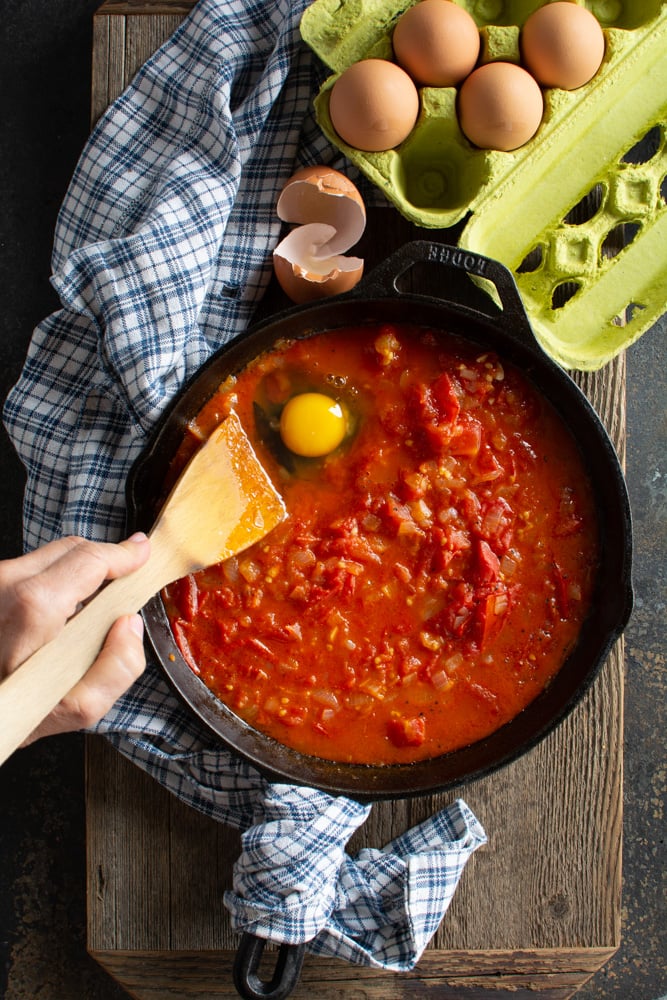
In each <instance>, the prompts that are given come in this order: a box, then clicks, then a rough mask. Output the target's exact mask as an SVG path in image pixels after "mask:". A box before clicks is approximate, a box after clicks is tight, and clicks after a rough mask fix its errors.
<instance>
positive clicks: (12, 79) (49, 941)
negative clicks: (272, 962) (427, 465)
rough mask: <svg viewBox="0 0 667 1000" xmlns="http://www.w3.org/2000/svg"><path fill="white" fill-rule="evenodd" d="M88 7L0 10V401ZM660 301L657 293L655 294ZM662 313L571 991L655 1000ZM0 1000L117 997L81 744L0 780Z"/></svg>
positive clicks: (666, 499)
mask: <svg viewBox="0 0 667 1000" xmlns="http://www.w3.org/2000/svg"><path fill="white" fill-rule="evenodd" d="M97 6H98V0H42V2H39V0H3V2H2V5H1V7H2V10H1V15H2V16H1V17H0V109H1V115H2V118H1V121H0V143H1V144H2V145H1V151H2V152H1V155H0V292H1V295H2V309H1V310H0V331H1V332H0V345H1V348H0V349H1V350H2V364H1V365H0V399H2V400H4V398H5V396H6V395H7V392H8V390H9V388H10V387H11V385H12V384H13V383H14V381H15V380H16V378H17V377H18V375H19V372H20V369H21V366H22V364H23V360H24V357H25V352H26V348H27V345H28V340H29V337H30V334H31V331H32V329H33V328H34V326H35V325H36V324H37V323H38V322H39V321H40V320H41V319H43V318H44V317H45V316H46V315H48V314H49V313H50V312H52V311H53V310H54V309H55V308H57V300H56V297H55V294H54V293H53V291H52V289H51V288H50V285H49V273H50V269H49V260H50V252H51V241H52V236H53V229H54V225H55V220H56V214H57V211H58V208H59V206H60V203H61V201H62V198H63V196H64V193H65V190H66V188H67V185H68V183H69V179H70V177H71V174H72V171H73V169H74V166H75V164H76V161H77V158H78V156H79V153H80V151H81V149H82V147H83V144H84V142H85V139H86V136H87V134H88V122H89V90H90V52H91V25H92V16H93V13H94V11H95V9H96V7H97ZM666 296H667V291H666ZM666 329H667V322H666V317H663V319H662V321H661V322H660V323H658V324H657V325H656V327H654V328H653V329H652V330H651V331H649V333H647V334H646V335H645V336H644V337H643V338H642V340H641V341H640V342H639V343H638V344H636V345H634V346H633V347H632V348H631V349H630V351H629V355H628V456H627V478H628V483H629V489H630V494H631V502H632V507H633V513H634V520H635V547H636V562H635V587H636V610H635V612H634V616H633V619H632V622H631V624H630V626H629V628H628V630H627V633H626V641H627V646H626V648H627V685H626V705H625V740H626V755H625V848H624V861H623V863H624V897H623V943H622V945H621V948H620V950H619V952H618V954H617V955H616V956H615V957H614V959H612V961H611V962H609V963H608V964H607V966H606V967H605V968H604V969H602V970H601V971H600V972H599V973H598V974H597V975H596V976H595V977H594V978H593V979H592V980H591V981H590V982H589V983H588V984H587V985H586V986H585V987H584V988H583V990H582V991H581V992H580V993H579V994H578V997H581V998H582V1000H593V998H596V1000H612V998H614V1000H656V998H658V997H659V996H661V995H663V994H667V962H666V945H665V939H666V936H665V927H666V926H667V914H666V912H665V882H664V861H665V849H664V835H665V826H664V824H665V810H664V805H665V799H664V792H665V754H664V734H665V728H666V721H667V720H666V717H665V715H666V713H665V644H664V636H665V619H666V616H665V605H666V585H665V563H666V560H665V555H666V551H667V546H666V544H665V542H666V534H667V529H666V523H667V519H666V517H665V515H666V512H667V406H666V403H667V396H666V393H665V362H666V356H665V331H666ZM0 462H1V464H0V469H1V470H2V471H1V475H2V489H1V491H0V557H9V556H13V555H17V554H18V553H19V552H20V547H21V542H20V537H21V493H22V485H23V475H22V470H21V467H20V464H19V462H18V460H17V459H16V456H15V455H14V452H13V449H12V447H11V445H10V443H9V442H8V440H7V437H6V435H5V433H4V431H2V434H1V437H0ZM0 954H1V961H0V995H1V996H3V997H5V998H6V1000H36V998H39V1000H82V998H85V1000H122V998H124V997H126V994H125V993H124V992H123V991H122V990H121V989H119V987H118V986H117V985H116V984H115V983H114V982H113V981H112V980H111V979H110V978H109V977H108V976H107V974H106V973H104V972H103V971H102V970H101V969H100V967H99V966H98V965H97V964H96V963H95V962H93V960H92V959H91V958H89V957H88V955H87V954H86V948H85V828H84V806H83V739H82V737H81V736H79V735H69V736H63V737H54V738H51V739H50V740H47V741H44V742H42V743H40V744H37V745H35V746H33V747H30V748H28V749H26V750H23V751H20V752H19V753H17V754H16V755H15V756H14V757H13V758H12V759H10V761H8V762H7V763H6V764H5V765H4V766H3V767H2V769H1V770H0Z"/></svg>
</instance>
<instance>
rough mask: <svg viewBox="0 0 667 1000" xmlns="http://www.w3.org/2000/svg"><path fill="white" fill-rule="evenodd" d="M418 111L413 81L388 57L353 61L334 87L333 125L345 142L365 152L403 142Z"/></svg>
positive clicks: (391, 147) (412, 126)
mask: <svg viewBox="0 0 667 1000" xmlns="http://www.w3.org/2000/svg"><path fill="white" fill-rule="evenodd" d="M418 114H419V94H418V93H417V88H416V86H415V84H414V82H413V81H412V79H411V78H410V77H409V76H408V74H407V73H406V72H405V70H404V69H401V67H400V66H397V65H396V63H392V62H389V60H388V59H362V60H361V61H360V62H356V63H352V65H351V66H348V68H347V69H346V70H345V71H344V72H343V73H341V75H340V76H339V77H338V79H337V80H336V82H335V83H334V85H333V87H332V88H331V95H330V97H329V115H330V117H331V124H332V125H333V127H334V128H335V130H336V132H337V133H338V135H339V136H340V138H341V139H342V140H343V142H346V143H347V144H348V146H353V147H354V148H355V149H361V150H364V151H365V152H376V153H377V152H381V151H383V150H385V149H394V148H395V147H396V146H398V145H400V143H402V142H403V140H404V139H406V138H407V137H408V136H409V135H410V132H412V129H413V128H414V126H415V122H416V121H417V115H418Z"/></svg>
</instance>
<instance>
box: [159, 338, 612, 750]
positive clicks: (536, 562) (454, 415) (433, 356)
mask: <svg viewBox="0 0 667 1000" xmlns="http://www.w3.org/2000/svg"><path fill="white" fill-rule="evenodd" d="M312 390H314V391H316V392H323V393H326V394H328V395H329V396H331V397H332V398H335V399H336V400H337V401H339V402H340V404H341V406H342V407H343V408H344V411H345V414H346V419H347V428H348V433H347V435H346V437H345V439H344V441H343V442H342V444H341V445H340V446H339V447H338V448H336V450H335V451H333V452H332V453H331V454H329V455H327V456H325V457H324V458H318V459H304V458H299V457H298V456H295V455H293V454H291V453H290V452H288V451H287V449H285V447H284V445H282V442H281V440H280V435H279V433H278V430H277V428H278V426H279V419H280V413H281V411H282V408H283V406H284V405H285V403H286V402H287V401H288V400H289V399H290V398H291V397H292V396H294V394H295V393H299V392H304V391H312ZM232 409H233V410H235V411H236V412H237V414H238V415H239V417H240V419H241V422H242V423H243V425H244V427H245V428H246V430H247V432H248V433H249V435H250V437H251V439H252V441H253V444H254V446H255V448H256V451H257V454H258V456H259V458H260V460H261V461H262V463H263V464H264V466H265V468H266V469H267V471H268V472H269V474H270V475H271V477H272V479H273V480H274V482H275V483H276V485H277V487H278V489H279V490H280V492H281V493H282V495H283V497H284V499H285V503H286V506H287V509H288V512H289V517H288V518H287V520H286V521H285V522H284V523H283V524H281V525H279V526H278V527H277V528H275V529H274V530H273V531H272V532H271V534H270V535H269V536H267V537H266V538H265V539H263V540H262V541H261V542H259V543H258V544H256V545H255V546H253V547H252V548H251V549H248V550H247V551H245V552H244V553H242V554H241V555H240V556H239V557H237V558H234V559H230V560H228V561H227V562H225V563H222V564H220V565H218V566H214V567H212V568H210V569H207V570H205V571H203V572H201V573H198V574H196V575H194V576H189V577H186V578H184V579H182V580H179V581H178V582H177V583H175V584H173V585H172V586H170V587H168V588H167V590H166V591H165V592H164V595H163V597H164V601H165V607H166V610H167V614H168V616H169V619H170V622H171V627H172V630H173V633H174V636H175V638H176V641H177V644H178V646H179V648H180V650H181V652H182V654H183V656H184V658H185V660H186V661H187V662H188V664H189V665H190V666H191V668H192V670H194V671H195V672H196V673H197V674H198V675H199V676H200V678H201V679H202V681H203V682H204V683H205V684H206V685H207V686H208V687H209V688H210V689H211V690H212V691H213V692H214V693H215V694H216V695H217V697H218V698H220V699H221V700H222V701H223V702H225V703H226V704H227V705H228V706H229V707H230V708H231V709H232V710H233V711H234V712H235V713H236V714H238V715H239V716H240V717H241V718H243V719H244V720H246V721H247V722H248V723H249V724H250V725H251V726H253V727H255V728H256V729H259V730H261V731H263V732H265V733H268V734H270V735H271V736H273V737H274V738H275V739H277V740H278V741H280V742H281V743H284V744H287V745H289V746H292V747H294V748H296V749H297V750H299V751H302V752H304V753H307V754H312V755H315V756H318V757H323V758H326V759H331V760H338V761H349V762H355V763H373V764H390V763H395V762H409V761H415V760H420V759H424V758H428V757H434V756H437V755H439V754H442V753H445V752H448V751H451V750H455V749H457V748H460V747H462V746H465V745H467V744H470V743H473V742H475V741H477V740H480V739H482V738H483V737H485V736H487V735H489V734H490V733H492V732H493V731H495V730H496V729H498V728H499V727H500V726H502V725H503V724H504V723H505V722H507V721H509V720H510V719H512V718H513V717H514V716H515V715H516V714H517V713H518V712H520V711H521V710H522V709H523V708H524V707H525V706H526V705H528V704H529V703H530V702H531V701H532V700H533V699H534V698H535V697H536V696H537V695H538V694H539V693H540V691H542V690H543V688H544V687H545V686H546V685H547V684H548V683H549V682H550V680H551V679H552V678H553V676H554V675H555V673H556V672H557V671H558V670H559V668H560V667H561V665H562V663H563V662H564V659H565V658H566V656H567V654H568V651H569V650H570V649H571V648H572V646H573V644H574V643H575V642H576V639H577V635H578V633H579V630H580V628H581V624H582V622H583V620H584V618H585V617H586V614H587V612H588V609H589V606H590V602H591V595H592V590H593V585H594V579H595V573H596V564H597V546H598V532H597V525H596V519H595V511H594V503H593V498H592V491H591V488H590V484H589V482H588V479H587V476H586V473H585V470H584V466H583V462H582V460H581V457H580V455H579V452H578V450H577V447H576V445H575V442H574V440H573V439H572V437H571V435H570V433H569V431H568V430H567V428H566V427H565V426H564V423H563V421H562V419H561V418H560V417H559V416H558V415H557V414H556V412H555V411H554V410H553V409H552V407H551V406H550V404H548V402H546V401H545V400H544V398H543V397H542V396H541V395H540V394H539V393H538V392H537V391H536V390H535V389H534V387H533V386H532V385H531V383H530V382H529V381H528V380H527V379H526V378H525V377H524V376H523V375H522V374H521V373H520V372H519V371H518V370H517V369H515V368H514V367H512V366H511V365H507V364H505V363H504V362H502V361H501V360H500V359H499V358H498V357H497V356H496V355H494V354H493V353H491V352H482V351H480V349H479V348H477V349H475V348H474V347H471V346H470V345H469V344H467V343H465V342H463V341H461V340H459V339H457V338H454V337H450V336H447V335H443V334H442V333H436V332H434V331H430V330H427V329H424V328H422V327H407V326H405V325H400V326H390V325H375V326H359V327H357V328H354V329H346V330H342V331H335V332H330V333H327V334H322V335H316V336H313V337H309V338H307V339H304V340H297V341H290V342H287V343H285V344H282V345H280V346H279V347H277V348H276V349H274V350H272V351H271V352H268V353H266V354H265V355H263V356H261V357H259V358H258V359H257V360H256V361H254V362H253V363H252V364H251V365H250V366H249V367H248V368H247V369H245V370H244V371H243V372H242V373H240V374H239V375H237V376H234V377H230V378H229V379H228V380H227V381H226V382H225V383H224V384H223V385H222V386H221V387H220V390H219V392H218V393H217V394H216V395H215V396H214V397H213V398H212V399H211V400H210V402H209V403H208V404H207V405H206V406H205V407H204V409H203V410H202V412H201V413H200V414H199V415H198V417H197V418H196V420H195V421H194V422H193V424H192V425H191V427H190V428H189V433H188V436H187V438H186V440H185V441H184V443H183V446H182V448H181V451H180V452H179V456H178V458H177V463H179V464H182V463H183V462H184V461H185V459H186V458H187V455H188V453H189V452H191V451H192V450H193V449H194V448H195V447H196V446H197V444H198V443H199V442H200V441H201V440H202V439H203V438H204V437H205V436H206V435H207V434H208V433H210V431H211V430H212V428H213V427H214V426H215V425H216V424H217V423H218V422H219V421H220V420H221V419H222V418H223V417H224V416H225V415H226V414H227V413H228V412H229V411H230V410H232Z"/></svg>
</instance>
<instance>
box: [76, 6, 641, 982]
mask: <svg viewBox="0 0 667 1000" xmlns="http://www.w3.org/2000/svg"><path fill="white" fill-rule="evenodd" d="M192 6H193V4H191V3H187V2H186V3H183V2H174V3H169V2H168V0H161V2H159V3H158V2H155V3H150V2H142V3H139V2H137V3H133V2H124V3H122V2H119V0H113V2H107V3H106V4H104V6H103V7H102V8H101V9H100V11H99V12H98V14H97V15H96V17H95V21H94V50H93V81H92V113H93V120H96V119H97V118H98V117H99V116H100V114H102V112H103V111H104V109H105V108H106V106H107V105H108V104H109V103H110V102H111V101H112V100H113V99H114V98H115V97H117V96H118V95H119V94H120V93H121V91H122V90H123V89H124V88H125V87H126V86H127V84H128V83H129V82H130V81H131V79H132V77H133V76H134V74H135V72H136V70H137V69H138V68H139V67H140V65H141V64H142V63H143V62H144V61H145V59H146V58H148V56H150V54H151V53H152V52H153V51H154V50H155V49H156V48H157V47H158V46H159V45H160V44H161V43H162V42H163V41H164V40H165V39H166V38H167V37H168V36H169V34H170V33H171V32H172V31H173V30H174V29H175V28H176V27H177V25H178V24H179V23H180V22H181V20H182V18H183V16H184V14H186V13H187V11H188V10H189V9H190V8H191V7H192ZM369 232H371V233H372V234H373V240H372V242H371V241H369V242H368V245H367V246H366V247H365V248H364V250H365V251H367V253H364V252H361V255H362V256H364V255H365V256H366V259H367V263H368V265H369V266H372V264H373V263H374V260H373V259H372V255H373V253H375V254H376V256H377V252H378V251H377V250H376V249H374V247H376V246H379V247H381V251H382V255H383V256H384V255H386V254H387V253H388V252H389V251H391V250H392V249H393V248H394V247H397V246H400V245H401V244H402V243H404V242H405V241H406V240H408V239H411V238H415V237H417V238H419V237H421V238H423V237H424V231H423V230H416V229H415V228H414V227H412V226H411V224H409V223H408V222H407V221H406V220H405V219H403V218H402V217H400V216H399V215H398V214H397V213H396V212H395V211H394V210H393V209H390V208H387V209H375V210H373V212H371V213H369V223H368V227H367V234H368V233H369ZM448 235H449V239H450V240H451V234H447V233H436V232H434V231H430V230H429V231H428V237H429V238H430V239H440V240H443V241H445V242H446V241H447V239H448ZM269 302H270V299H269ZM577 379H578V381H579V384H580V385H581V387H582V388H583V390H584V391H585V392H586V394H587V395H588V397H589V398H590V400H591V401H592V403H593V405H594V406H595V408H596V410H597V412H598V413H599V415H600V417H601V419H602V420H603V422H604V423H605V425H606V426H607V428H608V430H609V432H610V435H611V437H612V440H613V441H614V444H615V446H616V448H617V451H618V453H619V456H620V457H621V460H623V457H624V451H625V360H624V358H623V357H621V358H618V359H616V360H615V361H614V362H612V363H611V364H610V365H608V366H607V367H606V368H605V369H603V370H602V371H600V372H596V373H587V374H585V375H581V376H577ZM622 702H623V648H622V642H619V643H617V645H616V647H615V648H614V650H613V651H612V653H611V654H610V656H609V658H608V660H607V662H606V664H605V665H604V666H603V668H602V670H601V672H600V675H599V677H598V679H597V681H596V682H595V684H594V685H593V687H592V688H591V690H590V691H589V693H588V694H587V696H586V697H585V698H584V700H583V701H582V702H581V703H580V704H579V706H578V707H577V708H576V709H575V710H574V712H573V713H572V714H571V715H570V716H569V717H568V718H567V719H566V720H565V721H564V722H563V724H562V725H561V726H560V727H559V728H558V729H557V731H556V732H554V733H553V734H552V735H550V736H549V737H547V739H546V740H544V741H543V742H542V743H541V744H540V745H539V746H537V747H536V748H535V749H534V750H532V751H531V752H530V753H528V754H527V755H526V756H524V757H523V758H521V759H520V760H519V761H517V762H515V763H513V764H511V765H510V766H508V767H506V768H504V769H503V770H501V771H500V772H498V773H496V774H494V775H492V776H490V777H488V778H485V779H482V780H478V781H475V782H471V783H469V784H465V785H462V786H461V787H459V788H457V789H455V790H454V791H453V792H451V793H448V794H446V795H433V796H426V797H423V798H419V799H414V800H401V801H397V802H391V803H379V804H376V805H375V806H374V807H373V812H372V814H371V817H370V819H369V820H368V821H367V823H366V824H365V826H364V827H363V828H362V829H361V830H360V831H358V832H357V834H355V836H354V838H353V839H352V841H351V842H350V848H349V849H350V851H351V852H352V853H355V852H356V851H357V850H358V849H359V848H360V847H361V846H375V847H380V846H383V845H384V844H385V843H387V842H388V841H389V840H391V839H392V838H393V837H395V836H397V835H398V834H400V833H402V832H403V831H404V830H405V829H407V828H408V827H410V826H412V825H414V824H415V823H418V822H419V821H421V820H422V819H425V818H426V817H427V816H429V815H430V814H432V813H433V812H434V811H436V810H438V809H440V808H442V807H443V806H445V805H447V804H448V803H449V802H451V801H452V800H453V799H454V798H455V797H458V796H460V797H462V798H464V799H465V800H466V802H467V803H468V804H469V805H470V807H471V808H472V810H473V811H474V812H475V814H476V815H477V816H478V817H479V819H480V822H481V823H482V825H483V826H484V828H485V830H486V831H487V835H488V838H489V842H488V844H487V846H486V847H484V848H482V849H480V850H479V851H478V852H477V853H476V854H475V855H474V856H473V857H472V858H471V860H470V861H469V863H468V865H467V867H466V870H465V872H464V874H463V877H462V879H461V883H460V885H459V888H458V890H457V893H456V894H455V897H454V900H453V902H452V904H451V907H450V909H449V911H448V913H447V915H446V917H445V919H444V920H443V923H442V925H441V927H440V929H439V930H438V932H437V934H436V935H435V937H434V939H433V941H432V942H431V944H430V946H429V948H428V949H427V951H426V953H425V954H424V956H423V958H422V961H421V962H420V963H419V966H418V968H417V970H415V972H413V973H410V974H407V975H400V976H396V975H390V974H387V973H383V972H376V971H372V970H364V969H359V968H357V967H350V966H348V965H347V964H345V963H342V962H337V961H334V960H325V959H321V958H320V959H316V958H311V957H307V958H306V962H305V966H304V971H303V974H302V979H301V984H300V986H299V987H298V988H297V990H296V991H295V993H294V994H293V996H294V998H295V1000H299V998H305V997H309V998H312V997H317V998H318V1000H328V998H329V997H331V998H332V1000H333V997H334V996H335V997H340V996H345V997H354V998H362V997H368V998H382V1000H394V998H396V1000H398V998H408V997H426V996H428V997H434V998H438V1000H450V998H452V1000H453V998H457V1000H466V998H481V997H484V998H485V1000H493V998H495V997H501V996H511V997H512V998H515V1000H520V998H523V997H530V998H532V1000H536V998H541V997H543V998H551V1000H565V998H568V997H571V996H573V995H574V994H575V993H576V991H577V989H578V988H579V987H580V986H581V985H582V984H583V983H584V982H585V981H586V980H587V979H588V978H589V977H590V976H591V975H592V974H593V973H594V972H596V971H597V970H598V969H599V968H600V967H601V966H602V965H603V964H604V963H605V962H606V961H607V960H608V959H609V958H610V957H611V955H612V954H613V953H614V951H615V950H616V948H617V947H618V945H619V942H620V887H621V837H622V737H621V734H622ZM87 840H88V860H87V872H88V907H89V912H88V947H89V950H90V952H91V953H92V954H93V955H94V956H95V957H96V959H97V960H98V961H99V962H100V963H101V964H102V965H103V966H104V967H105V968H106V969H107V970H108V971H109V972H110V973H111V975H112V976H114V978H115V979H116V980H117V981H118V982H119V983H120V984H121V985H122V986H123V987H124V988H125V989H126V990H127V991H128V992H129V994H130V995H131V996H133V997H137V998H141V1000H144V998H146V1000H148V998H150V1000H167V998H170V1000H177V998H178V1000H181V998H182V1000H185V998H186V997H187V998H188V1000H204V998H210V997H233V996H235V995H236V992H235V990H234V987H233V985H232V983H231V976H230V969H231V962H232V960H233V954H234V949H235V946H236V940H235V937H234V935H233V932H232V930H231V928H230V924H229V920H228V917H227V911H226V910H225V908H224V906H223V893H224V890H225V889H226V888H228V887H229V886H230V885H231V871H232V865H233V863H234V861H235V859H236V857H237V856H238V851H239V835H238V833H237V832H235V831H234V830H231V829H228V828H226V827H224V826H222V825H220V824H218V823H215V822H213V821H211V820H209V819H207V818H205V817H203V816H201V815H199V814H198V813H196V812H195V811H194V810H192V809H190V808H189V807H187V806H185V805H184V804H182V803H181V802H180V801H178V800H177V799H175V798H174V797H173V796H171V795H170V794H168V793H167V792H166V791H164V790H163V789H162V788H161V787H160V786H159V785H158V784H157V783H156V782H155V781H153V780H152V779H151V778H149V777H148V776H147V775H145V774H144V773H143V772H142V771H140V770H139V769H138V768H136V767H135V766H134V765H132V764H130V763H129V762H127V761H126V760H125V759H124V758H122V757H121V756H120V755H119V754H117V753H116V752H115V751H113V750H112V749H111V748H110V747H109V746H108V745H107V744H106V743H105V742H104V741H103V740H101V739H96V738H90V739H89V742H88V748H87Z"/></svg>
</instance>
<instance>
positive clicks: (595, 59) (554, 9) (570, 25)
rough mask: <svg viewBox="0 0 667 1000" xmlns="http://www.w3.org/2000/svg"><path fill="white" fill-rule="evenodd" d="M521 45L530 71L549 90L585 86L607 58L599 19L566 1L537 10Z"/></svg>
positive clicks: (526, 25) (524, 60) (572, 88)
mask: <svg viewBox="0 0 667 1000" xmlns="http://www.w3.org/2000/svg"><path fill="white" fill-rule="evenodd" d="M520 43H521V56H522V59H523V62H524V64H525V66H526V68H527V69H529V70H530V72H531V73H532V74H533V76H534V77H535V79H536V80H538V81H539V82H540V83H541V84H542V85H543V86H545V87H560V88H561V89H563V90H576V89H577V87H582V86H583V85H584V84H585V83H588V81H589V80H591V79H592V78H593V77H594V76H595V74H596V73H597V71H598V69H599V68H600V64H601V63H602V59H603V57H604V34H603V32H602V28H601V27H600V24H599V23H598V21H597V20H596V18H595V17H594V16H593V14H591V12H590V11H589V10H587V9H586V8H585V7H579V6H578V5H577V4H575V3H568V2H564V0H558V2H557V3H550V4H547V5H546V6H545V7H540V8H539V9H538V10H536V11H534V12H533V13H532V14H531V15H530V17H529V18H528V19H527V21H526V23H525V24H524V26H523V29H522V31H521V36H520Z"/></svg>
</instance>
